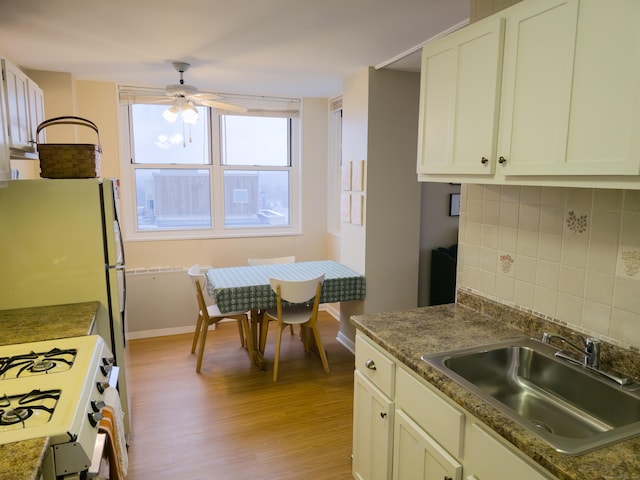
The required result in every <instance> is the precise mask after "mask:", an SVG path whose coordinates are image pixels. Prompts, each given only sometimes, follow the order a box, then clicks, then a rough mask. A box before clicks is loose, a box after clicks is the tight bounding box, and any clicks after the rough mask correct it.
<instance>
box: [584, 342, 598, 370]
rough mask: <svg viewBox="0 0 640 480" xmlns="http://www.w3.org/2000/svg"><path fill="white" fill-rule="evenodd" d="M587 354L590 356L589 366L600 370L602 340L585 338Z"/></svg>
mask: <svg viewBox="0 0 640 480" xmlns="http://www.w3.org/2000/svg"><path fill="white" fill-rule="evenodd" d="M584 345H585V349H584V351H585V353H586V354H587V355H588V356H589V359H590V364H589V366H591V367H593V368H598V367H599V366H600V340H598V339H595V338H585V339H584Z"/></svg>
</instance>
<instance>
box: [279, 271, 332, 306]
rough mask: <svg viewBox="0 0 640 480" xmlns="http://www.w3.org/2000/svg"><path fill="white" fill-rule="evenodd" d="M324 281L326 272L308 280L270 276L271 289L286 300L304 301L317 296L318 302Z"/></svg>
mask: <svg viewBox="0 0 640 480" xmlns="http://www.w3.org/2000/svg"><path fill="white" fill-rule="evenodd" d="M323 282H324V273H323V274H322V275H320V276H318V277H315V278H310V279H308V280H284V279H282V278H274V277H272V278H270V279H269V284H270V285H271V289H272V290H273V291H274V292H276V295H277V294H278V287H280V288H279V290H280V297H281V298H282V300H284V301H285V302H289V303H303V302H306V301H308V300H311V299H312V298H314V297H316V302H315V303H318V302H319V300H320V291H321V289H322V283H323Z"/></svg>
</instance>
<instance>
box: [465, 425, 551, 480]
mask: <svg viewBox="0 0 640 480" xmlns="http://www.w3.org/2000/svg"><path fill="white" fill-rule="evenodd" d="M466 448H467V453H466V455H465V457H466V458H465V467H464V468H465V476H466V475H469V478H470V479H475V480H513V479H515V478H517V479H518V480H548V479H550V478H555V477H552V476H551V475H545V474H543V473H542V472H539V471H538V470H537V469H535V468H534V467H533V466H531V465H529V464H528V463H526V462H525V461H524V460H522V459H521V458H520V457H519V456H518V455H516V454H515V453H514V452H512V451H511V450H510V449H509V448H507V447H506V446H504V445H502V444H501V443H500V441H499V440H498V439H496V438H494V437H493V436H492V435H491V434H489V433H488V432H487V431H485V429H484V428H483V427H482V426H481V425H479V424H477V423H475V422H474V423H472V424H471V426H470V428H468V429H467V443H466Z"/></svg>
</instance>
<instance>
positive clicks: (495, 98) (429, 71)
mask: <svg viewBox="0 0 640 480" xmlns="http://www.w3.org/2000/svg"><path fill="white" fill-rule="evenodd" d="M503 30H504V21H503V19H502V18H491V19H487V20H483V21H481V22H478V23H476V24H474V25H471V26H468V27H466V28H464V29H463V30H460V31H458V32H454V33H452V34H450V35H448V36H446V37H443V38H441V39H438V40H436V41H434V42H431V43H429V44H427V45H425V46H424V48H423V52H422V71H421V88H420V96H421V99H420V126H419V139H418V150H419V151H418V173H458V174H485V175H491V174H493V173H494V159H495V152H496V141H497V121H498V116H497V113H498V107H499V91H500V73H501V65H502V45H503Z"/></svg>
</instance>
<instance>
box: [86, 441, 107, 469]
mask: <svg viewBox="0 0 640 480" xmlns="http://www.w3.org/2000/svg"><path fill="white" fill-rule="evenodd" d="M106 445H107V434H106V433H98V435H97V437H96V444H95V445H94V447H93V455H92V456H91V466H90V467H89V470H88V471H87V476H86V478H96V477H97V476H98V475H100V474H102V475H103V477H102V478H105V477H104V474H105V473H106V474H108V472H104V471H103V472H101V471H100V467H101V466H102V465H103V461H104V459H105V448H106Z"/></svg>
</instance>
